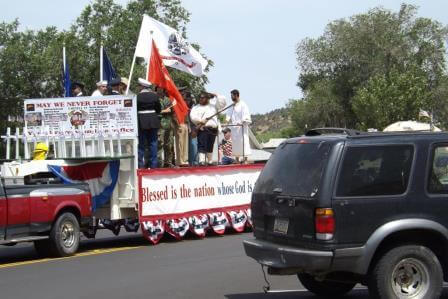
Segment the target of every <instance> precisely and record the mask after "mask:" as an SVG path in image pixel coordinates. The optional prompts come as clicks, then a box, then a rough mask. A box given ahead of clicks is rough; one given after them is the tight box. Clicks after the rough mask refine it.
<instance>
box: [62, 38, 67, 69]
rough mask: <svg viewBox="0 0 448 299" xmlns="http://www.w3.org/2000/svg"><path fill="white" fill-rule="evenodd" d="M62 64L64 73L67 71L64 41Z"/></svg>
mask: <svg viewBox="0 0 448 299" xmlns="http://www.w3.org/2000/svg"><path fill="white" fill-rule="evenodd" d="M62 64H63V65H64V74H65V72H66V71H67V68H66V66H65V43H64V44H63V46H62Z"/></svg>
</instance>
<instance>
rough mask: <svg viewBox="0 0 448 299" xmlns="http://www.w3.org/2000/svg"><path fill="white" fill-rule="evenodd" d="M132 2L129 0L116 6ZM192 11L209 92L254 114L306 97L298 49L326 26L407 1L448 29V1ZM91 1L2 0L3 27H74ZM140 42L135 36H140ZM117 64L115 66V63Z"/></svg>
mask: <svg viewBox="0 0 448 299" xmlns="http://www.w3.org/2000/svg"><path fill="white" fill-rule="evenodd" d="M115 2H116V3H118V4H126V3H127V2H128V1H127V0H115ZM181 2H182V5H183V6H184V7H185V8H186V9H187V10H188V11H189V12H190V13H191V16H190V22H189V23H188V24H187V35H188V40H189V41H190V42H194V43H198V44H199V45H200V46H201V52H202V53H205V54H206V55H207V57H208V58H210V59H212V60H213V62H214V67H213V68H212V69H211V71H210V72H209V73H208V74H207V76H208V78H209V80H210V83H209V84H208V85H207V86H206V88H207V90H208V91H210V92H214V93H218V94H222V95H225V96H226V97H227V98H228V101H230V91H231V90H232V89H235V88H236V89H238V90H239V91H240V96H241V99H242V100H244V101H245V102H246V103H247V104H248V106H249V109H250V111H251V113H252V114H255V113H266V112H269V111H272V110H274V109H278V108H282V107H285V105H286V104H287V103H288V102H289V100H290V99H299V98H301V96H302V94H301V91H300V89H299V88H298V87H297V86H296V83H297V79H298V76H299V70H298V65H297V61H296V53H295V49H296V46H297V44H298V43H299V42H300V41H301V40H303V39H304V38H316V37H318V36H320V35H322V34H323V32H324V30H325V26H326V25H327V24H328V23H329V22H331V21H333V20H336V19H341V18H348V17H350V16H352V15H354V14H359V13H365V12H367V11H368V10H369V9H371V8H374V7H377V6H382V7H384V8H386V9H390V10H392V11H398V10H399V8H400V5H401V3H409V4H414V5H417V6H418V7H419V10H418V16H421V17H428V18H431V19H434V20H436V21H439V22H441V23H442V24H444V25H447V24H448V14H447V13H446V12H447V11H448V1H446V0H430V1H428V0H408V1H405V0H383V1H379V0H313V1H309V0H307V1H305V0H244V1H243V0H181ZM88 3H90V1H89V0H77V1H73V0H39V1H30V0H15V1H4V3H2V10H1V11H0V21H4V22H11V21H13V20H14V19H15V18H18V19H19V22H20V23H21V27H20V28H21V30H25V29H31V30H39V29H43V28H45V27H47V26H56V27H57V28H59V29H60V30H63V29H68V28H69V26H70V25H71V24H72V23H73V22H74V20H75V19H76V18H77V17H78V16H79V15H80V13H81V11H82V9H83V8H84V7H85V6H86V5H87V4H88ZM136 43H137V37H136ZM112 63H113V62H112Z"/></svg>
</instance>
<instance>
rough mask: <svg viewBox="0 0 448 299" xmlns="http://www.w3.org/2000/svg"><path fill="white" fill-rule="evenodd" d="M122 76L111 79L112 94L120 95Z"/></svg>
mask: <svg viewBox="0 0 448 299" xmlns="http://www.w3.org/2000/svg"><path fill="white" fill-rule="evenodd" d="M120 82H121V80H120V78H114V79H112V80H110V88H111V92H110V94H111V95H114V96H115V95H120Z"/></svg>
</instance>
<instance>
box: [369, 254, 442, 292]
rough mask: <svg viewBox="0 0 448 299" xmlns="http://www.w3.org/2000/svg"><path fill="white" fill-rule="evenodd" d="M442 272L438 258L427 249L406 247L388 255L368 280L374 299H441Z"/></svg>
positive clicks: (378, 263)
mask: <svg viewBox="0 0 448 299" xmlns="http://www.w3.org/2000/svg"><path fill="white" fill-rule="evenodd" d="M442 287H443V271H442V267H441V265H440V262H439V260H438V259H437V256H436V255H435V254H434V253H433V252H432V251H431V250H430V249H429V248H427V247H424V246H418V245H406V246H400V247H396V248H393V249H391V250H390V251H388V252H387V253H385V254H384V255H383V256H382V257H381V258H380V259H379V260H378V262H377V264H376V265H375V267H374V268H373V272H372V273H371V276H370V277H369V292H370V294H371V296H372V297H374V298H419V299H425V298H439V297H440V295H441V293H442Z"/></svg>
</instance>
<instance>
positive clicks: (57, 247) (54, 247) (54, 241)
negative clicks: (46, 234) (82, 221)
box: [50, 213, 80, 256]
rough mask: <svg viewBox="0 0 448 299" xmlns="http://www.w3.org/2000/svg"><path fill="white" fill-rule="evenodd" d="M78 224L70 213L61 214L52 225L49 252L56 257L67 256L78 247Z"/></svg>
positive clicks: (73, 252)
mask: <svg viewBox="0 0 448 299" xmlns="http://www.w3.org/2000/svg"><path fill="white" fill-rule="evenodd" d="M79 236H80V232H79V222H78V219H77V218H76V216H75V215H73V214H72V213H63V214H61V215H60V216H59V217H58V219H57V220H56V222H55V223H54V225H53V227H52V229H51V233H50V242H51V251H52V253H53V255H56V256H69V255H73V254H75V253H76V251H77V250H78V247H79Z"/></svg>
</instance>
